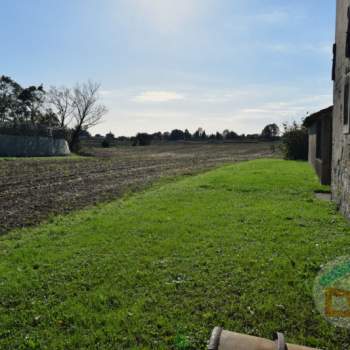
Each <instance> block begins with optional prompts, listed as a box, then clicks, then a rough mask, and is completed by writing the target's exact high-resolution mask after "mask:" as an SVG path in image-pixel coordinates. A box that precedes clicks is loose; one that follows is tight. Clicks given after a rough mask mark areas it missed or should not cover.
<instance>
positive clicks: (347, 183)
mask: <svg viewBox="0 0 350 350" xmlns="http://www.w3.org/2000/svg"><path fill="white" fill-rule="evenodd" d="M349 6H350V0H337V26H336V44H337V55H336V67H335V81H334V111H333V163H332V196H333V199H334V200H335V202H336V203H337V204H338V206H339V208H340V210H341V211H342V212H343V213H344V214H345V215H346V216H348V217H350V134H349V129H348V130H345V128H344V123H343V112H344V90H345V89H344V87H345V81H346V76H347V74H348V73H349V72H350V60H349V59H348V58H347V57H346V55H345V47H346V32H347V26H348V17H347V12H348V7H349Z"/></svg>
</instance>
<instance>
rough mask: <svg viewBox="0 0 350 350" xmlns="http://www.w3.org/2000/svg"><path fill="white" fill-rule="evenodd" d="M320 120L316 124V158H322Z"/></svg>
mask: <svg viewBox="0 0 350 350" xmlns="http://www.w3.org/2000/svg"><path fill="white" fill-rule="evenodd" d="M322 138H323V137H322V120H320V121H319V122H317V124H316V158H317V159H322V142H323V140H322Z"/></svg>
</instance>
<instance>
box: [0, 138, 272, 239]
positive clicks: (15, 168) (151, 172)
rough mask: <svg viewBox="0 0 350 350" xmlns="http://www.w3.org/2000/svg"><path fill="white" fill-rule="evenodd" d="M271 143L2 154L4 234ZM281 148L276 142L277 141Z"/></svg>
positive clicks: (268, 153) (0, 227)
mask: <svg viewBox="0 0 350 350" xmlns="http://www.w3.org/2000/svg"><path fill="white" fill-rule="evenodd" d="M273 148H274V146H272V144H271V143H231V144H166V145H156V146H149V147H119V148H110V149H101V148H100V149H91V150H89V152H90V153H91V155H92V156H90V157H81V158H74V157H72V158H62V159H47V158H46V159H17V160H16V159H11V160H6V159H2V160H0V234H1V233H2V234H3V233H5V232H7V231H9V230H10V229H12V228H16V227H23V226H28V225H34V224H37V223H39V222H41V221H43V220H45V219H47V218H48V217H50V216H52V215H57V214H64V213H67V212H70V211H72V210H74V209H80V208H84V207H86V206H90V205H93V204H96V203H98V202H103V201H109V200H112V199H115V198H118V197H120V196H121V195H122V194H123V193H125V192H126V191H129V190H137V189H142V188H144V187H145V186H147V185H148V184H150V183H152V182H154V181H155V180H157V179H159V178H160V177H164V176H175V175H192V174H194V173H197V172H199V171H203V170H207V169H210V168H214V167H216V166H219V165H223V164H227V163H233V162H239V161H245V160H251V159H256V158H266V157H273V156H276V153H274V151H273ZM276 148H277V146H276Z"/></svg>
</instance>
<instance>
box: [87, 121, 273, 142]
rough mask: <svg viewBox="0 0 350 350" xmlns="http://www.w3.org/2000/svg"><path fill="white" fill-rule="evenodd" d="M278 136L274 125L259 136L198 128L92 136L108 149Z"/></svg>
mask: <svg viewBox="0 0 350 350" xmlns="http://www.w3.org/2000/svg"><path fill="white" fill-rule="evenodd" d="M279 135H280V130H279V127H278V126H277V125H276V124H268V125H266V126H265V127H264V129H263V130H262V132H261V133H260V134H238V133H236V132H235V131H232V130H228V129H226V130H224V131H223V132H216V133H211V134H207V133H206V131H205V130H204V129H203V128H198V129H197V130H196V131H195V132H194V133H191V132H190V131H189V130H188V129H185V130H180V129H174V130H172V131H170V132H168V131H166V132H160V131H159V132H156V133H151V134H150V133H138V134H137V135H136V136H133V137H126V136H119V137H115V136H114V134H113V133H112V132H110V133H108V134H106V135H105V136H102V135H100V134H97V135H95V136H94V138H95V139H97V140H102V146H104V147H108V146H109V145H111V144H112V142H113V141H119V142H129V143H131V144H132V145H134V146H148V145H150V144H151V143H152V142H161V141H162V142H171V141H225V140H226V141H230V140H231V141H234V140H237V141H239V140H242V141H244V140H267V141H273V140H277V139H278V138H279ZM82 136H84V137H85V138H92V136H91V135H90V134H89V133H84V135H82Z"/></svg>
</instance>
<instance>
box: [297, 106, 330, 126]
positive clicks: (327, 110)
mask: <svg viewBox="0 0 350 350" xmlns="http://www.w3.org/2000/svg"><path fill="white" fill-rule="evenodd" d="M332 114H333V106H330V107H328V108H325V109H322V110H320V111H319V112H316V113H314V114H311V115H309V116H308V117H307V118H305V120H304V123H303V125H304V126H305V127H307V128H308V127H310V126H311V125H312V124H313V123H315V122H316V121H318V120H319V119H321V118H324V117H332Z"/></svg>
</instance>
